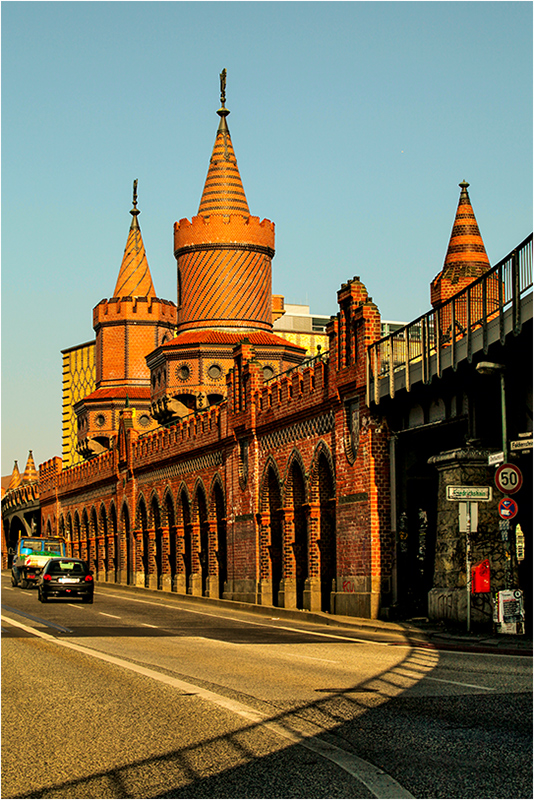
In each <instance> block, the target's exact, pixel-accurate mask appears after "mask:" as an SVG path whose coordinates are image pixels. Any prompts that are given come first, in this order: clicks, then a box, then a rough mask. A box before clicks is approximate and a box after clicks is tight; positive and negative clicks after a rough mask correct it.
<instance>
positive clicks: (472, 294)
mask: <svg viewBox="0 0 534 800" xmlns="http://www.w3.org/2000/svg"><path fill="white" fill-rule="evenodd" d="M531 289H532V234H530V236H527V238H526V239H524V241H522V242H521V244H519V245H518V246H517V247H516V248H515V249H514V250H512V252H511V253H509V255H507V256H506V257H505V258H503V259H502V261H499V263H498V264H496V265H495V266H494V267H492V269H490V270H488V272H486V273H485V274H484V275H482V276H481V277H480V278H477V279H476V280H475V281H473V283H471V284H469V286H467V287H466V288H465V289H463V290H462V291H460V292H458V293H457V294H455V295H454V296H453V297H451V298H450V299H449V300H446V301H445V302H444V303H441V304H440V305H439V306H437V307H436V308H434V309H432V311H428V312H427V313H426V314H423V316H421V317H418V318H417V319H416V320H414V321H413V322H410V323H408V324H407V325H405V326H404V327H402V328H399V330H397V331H394V332H393V333H391V334H389V336H384V337H383V338H382V339H379V340H378V341H377V342H374V344H372V345H370V346H369V347H368V348H367V365H366V367H367V404H368V405H369V404H370V403H371V402H374V403H377V404H378V403H379V402H380V394H381V393H380V384H381V382H382V381H383V380H387V381H388V384H389V395H390V397H394V396H395V377H396V376H397V375H398V374H399V373H403V375H404V381H405V386H406V390H407V391H410V380H411V375H410V368H411V367H414V366H415V365H417V366H418V367H420V371H421V378H422V380H423V382H424V383H428V382H429V381H430V379H431V377H432V376H431V374H430V359H431V358H432V357H433V356H435V358H436V363H435V369H434V373H435V374H437V375H438V377H441V372H442V355H443V348H445V347H449V348H450V353H451V363H452V365H453V366H456V364H457V344H458V342H459V341H460V340H465V341H466V344H467V356H468V358H469V359H470V358H471V355H472V337H473V333H474V332H475V331H477V330H481V331H482V341H483V349H484V351H485V352H487V347H488V325H489V323H490V322H491V321H492V320H495V319H498V320H499V334H500V341H501V343H502V344H504V339H505V328H504V315H505V312H506V311H507V310H508V309H511V314H512V330H513V332H514V333H515V334H518V333H519V332H520V330H521V325H522V320H521V299H522V297H523V296H524V295H525V294H527V293H528V292H529V290H531Z"/></svg>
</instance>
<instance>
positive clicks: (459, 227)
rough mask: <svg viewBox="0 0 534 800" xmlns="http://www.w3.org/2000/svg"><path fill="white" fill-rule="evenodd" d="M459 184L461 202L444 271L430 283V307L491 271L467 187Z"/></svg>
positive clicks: (459, 202)
mask: <svg viewBox="0 0 534 800" xmlns="http://www.w3.org/2000/svg"><path fill="white" fill-rule="evenodd" d="M458 185H459V186H460V189H461V192H460V199H459V201H458V208H457V210H456V216H455V218H454V224H453V226H452V232H451V236H450V240H449V246H448V248H447V253H446V255H445V261H444V263H443V269H442V270H441V272H440V273H438V275H436V277H435V278H434V280H433V281H432V283H431V284H430V299H431V302H432V305H433V306H436V305H438V304H439V303H442V302H444V301H445V300H447V299H448V298H449V297H452V295H453V294H456V292H459V291H461V290H462V289H463V288H464V287H465V286H467V285H468V284H470V283H472V281H474V280H476V278H478V277H479V276H480V275H483V274H484V273H485V272H487V271H488V270H489V268H490V262H489V258H488V256H487V253H486V248H485V247H484V242H483V241H482V236H481V235H480V230H479V228H478V223H477V221H476V217H475V212H474V211H473V207H472V205H471V200H470V199H469V194H468V192H467V188H468V186H469V184H468V183H467V182H466V181H465V180H464V181H462V182H461V183H460V184H458Z"/></svg>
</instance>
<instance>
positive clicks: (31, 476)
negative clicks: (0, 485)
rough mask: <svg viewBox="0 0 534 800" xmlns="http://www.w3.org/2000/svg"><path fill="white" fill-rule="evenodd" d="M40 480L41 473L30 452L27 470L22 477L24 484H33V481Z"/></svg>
mask: <svg viewBox="0 0 534 800" xmlns="http://www.w3.org/2000/svg"><path fill="white" fill-rule="evenodd" d="M37 480H39V473H38V472H37V469H36V468H35V461H34V460H33V453H32V451H31V450H30V453H29V455H28V460H27V462H26V469H25V470H24V474H23V476H22V482H23V483H31V482H32V481H37Z"/></svg>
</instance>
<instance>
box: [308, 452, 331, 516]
mask: <svg viewBox="0 0 534 800" xmlns="http://www.w3.org/2000/svg"><path fill="white" fill-rule="evenodd" d="M321 456H322V457H324V458H325V459H326V462H327V464H328V469H329V470H330V473H331V475H332V481H333V484H334V493H335V486H336V471H335V467H334V459H333V457H332V451H331V450H330V448H329V447H328V445H327V444H326V442H325V441H324V440H323V439H321V440H320V441H319V442H318V443H317V445H316V446H315V448H314V451H313V455H312V461H311V467H310V472H309V476H308V499H309V501H310V502H313V501H317V500H318V499H319V498H318V497H317V496H316V494H317V485H318V470H319V462H320V459H321Z"/></svg>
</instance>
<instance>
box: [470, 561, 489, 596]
mask: <svg viewBox="0 0 534 800" xmlns="http://www.w3.org/2000/svg"><path fill="white" fill-rule="evenodd" d="M489 591H490V562H489V559H487V558H486V559H484V561H481V562H480V564H473V566H472V567H471V593H472V594H475V593H476V592H489Z"/></svg>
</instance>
